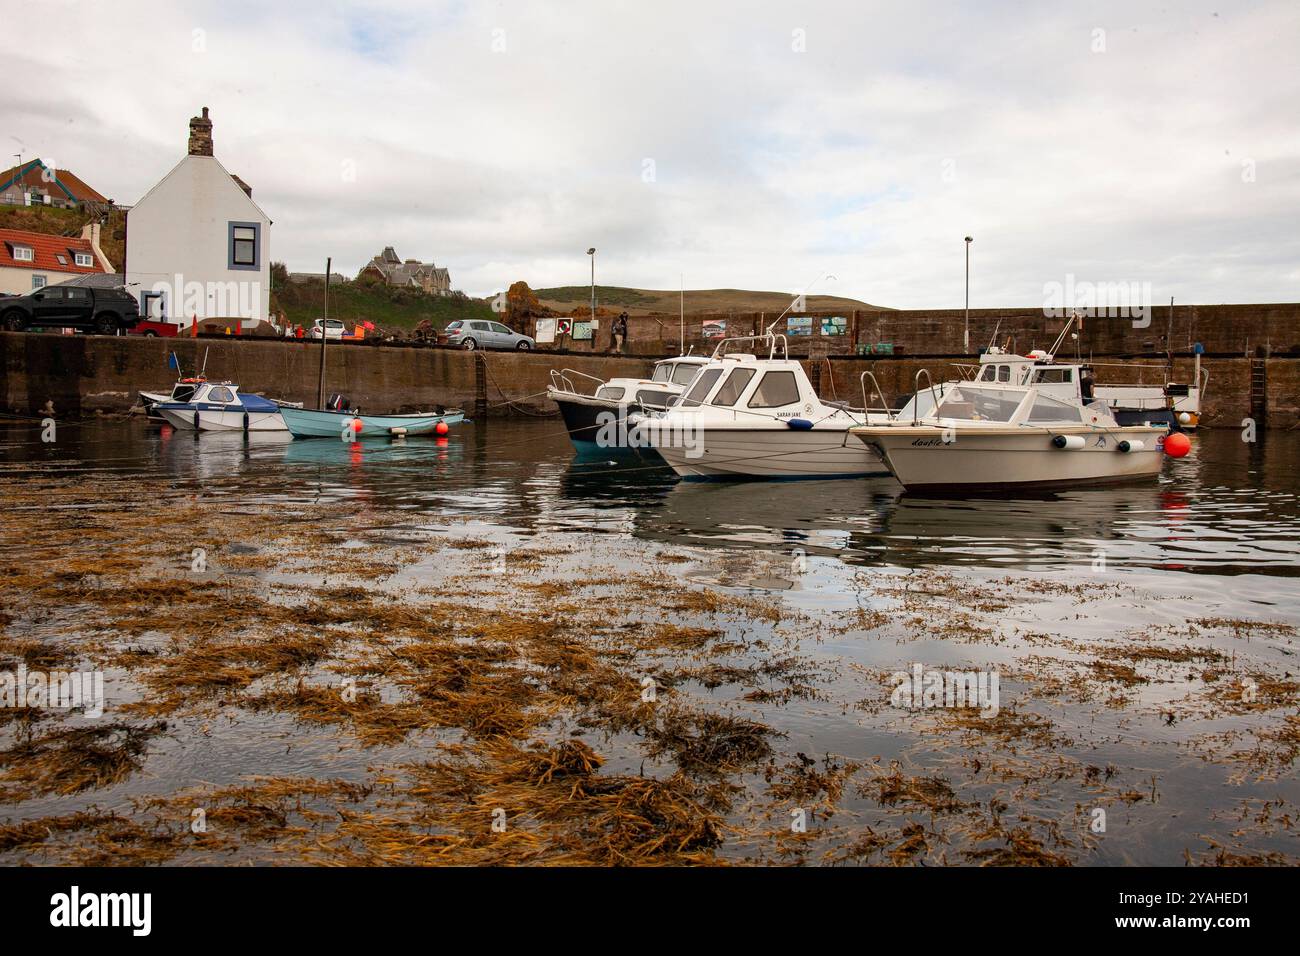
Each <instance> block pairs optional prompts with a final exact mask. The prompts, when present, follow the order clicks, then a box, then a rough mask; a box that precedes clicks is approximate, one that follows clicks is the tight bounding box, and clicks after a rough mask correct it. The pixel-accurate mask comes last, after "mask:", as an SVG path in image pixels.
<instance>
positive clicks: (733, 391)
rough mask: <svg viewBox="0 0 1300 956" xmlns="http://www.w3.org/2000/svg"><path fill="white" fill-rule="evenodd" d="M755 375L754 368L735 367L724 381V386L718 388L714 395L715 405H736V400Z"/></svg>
mask: <svg viewBox="0 0 1300 956" xmlns="http://www.w3.org/2000/svg"><path fill="white" fill-rule="evenodd" d="M753 377H754V370H753V369H752V368H738V369H735V370H734V371H733V372H732V373H731V374H730V375H728V376H727V380H726V381H725V382H723V383H722V388H720V389H718V394H717V395H715V396H713V404H714V405H726V406H728V407H730V406H732V405H735V404H736V400H737V399H739V398H740V396H741V393H743V392H744V391H745V387H746V386H747V385H748V384H749V380H750V379H752V378H753Z"/></svg>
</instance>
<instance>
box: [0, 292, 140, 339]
mask: <svg viewBox="0 0 1300 956" xmlns="http://www.w3.org/2000/svg"><path fill="white" fill-rule="evenodd" d="M139 321H140V309H139V306H137V305H136V301H135V296H133V295H131V294H130V293H129V292H127V291H125V290H124V289H95V288H91V287H90V286H74V285H48V286H45V287H43V288H40V289H33V290H32V291H31V292H28V293H27V294H26V295H16V296H13V297H12V298H8V299H4V300H0V328H3V329H4V330H5V331H8V332H22V331H25V330H26V329H31V328H38V329H79V330H81V331H83V332H96V333H98V334H100V335H116V334H117V333H118V332H119V331H129V330H130V329H132V328H134V327H135V325H136V323H137V322H139Z"/></svg>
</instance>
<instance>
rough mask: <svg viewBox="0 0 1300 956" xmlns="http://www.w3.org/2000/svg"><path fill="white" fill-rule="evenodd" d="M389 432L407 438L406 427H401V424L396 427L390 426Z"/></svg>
mask: <svg viewBox="0 0 1300 956" xmlns="http://www.w3.org/2000/svg"><path fill="white" fill-rule="evenodd" d="M388 434H390V435H392V436H393V437H394V438H405V437H406V429H405V428H401V427H400V426H399V427H395V428H390V429H388Z"/></svg>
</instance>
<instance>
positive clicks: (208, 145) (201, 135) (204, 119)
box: [190, 106, 212, 156]
mask: <svg viewBox="0 0 1300 956" xmlns="http://www.w3.org/2000/svg"><path fill="white" fill-rule="evenodd" d="M190 155H191V156H211V155H212V120H210V119H208V108H207V107H206V106H205V107H203V115H202V116H192V117H190Z"/></svg>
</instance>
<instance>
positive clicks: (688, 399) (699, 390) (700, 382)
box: [682, 368, 722, 407]
mask: <svg viewBox="0 0 1300 956" xmlns="http://www.w3.org/2000/svg"><path fill="white" fill-rule="evenodd" d="M721 374H722V369H720V368H711V369H708V370H706V371H703V372H701V373H700V377H699V378H697V379H696V380H695V384H694V385H692V386H691V390H690V391H689V392H687V393H686V396H685V397H684V398H683V399H682V405H683V407H686V406H692V405H702V404H704V398H705V396H707V395H708V394H709V392H711V391H712V390H713V385H714V383H715V382H717V380H718V376H720V375H721Z"/></svg>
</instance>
